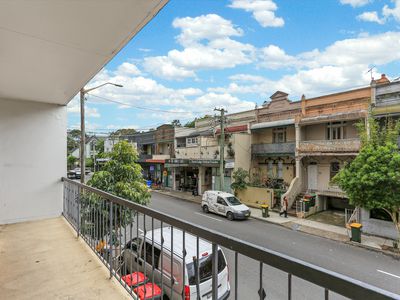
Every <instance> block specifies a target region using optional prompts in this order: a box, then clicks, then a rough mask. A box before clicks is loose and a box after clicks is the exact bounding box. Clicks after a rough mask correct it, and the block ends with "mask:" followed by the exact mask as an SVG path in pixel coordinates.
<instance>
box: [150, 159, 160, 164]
mask: <svg viewBox="0 0 400 300" xmlns="http://www.w3.org/2000/svg"><path fill="white" fill-rule="evenodd" d="M145 162H147V163H153V164H164V163H165V159H146V160H145Z"/></svg>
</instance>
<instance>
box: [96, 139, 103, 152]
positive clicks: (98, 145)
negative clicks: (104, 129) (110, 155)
mask: <svg viewBox="0 0 400 300" xmlns="http://www.w3.org/2000/svg"><path fill="white" fill-rule="evenodd" d="M95 147H96V153H97V155H101V154H102V153H104V139H99V140H97V142H96V146H95Z"/></svg>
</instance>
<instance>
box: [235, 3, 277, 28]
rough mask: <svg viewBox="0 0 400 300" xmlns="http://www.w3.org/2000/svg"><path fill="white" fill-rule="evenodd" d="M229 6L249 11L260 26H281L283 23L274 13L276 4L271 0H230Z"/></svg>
mask: <svg viewBox="0 0 400 300" xmlns="http://www.w3.org/2000/svg"><path fill="white" fill-rule="evenodd" d="M229 7H231V8H237V9H244V10H245V11H247V12H251V13H252V14H253V18H254V19H256V21H257V22H258V23H259V24H260V25H261V26H262V27H282V26H283V25H284V24H285V21H284V20H283V19H282V18H280V17H277V16H276V15H275V11H276V10H277V9H278V6H277V5H276V4H275V2H274V1H272V0H232V2H231V4H230V5H229Z"/></svg>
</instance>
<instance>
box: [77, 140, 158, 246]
mask: <svg viewBox="0 0 400 300" xmlns="http://www.w3.org/2000/svg"><path fill="white" fill-rule="evenodd" d="M109 158H110V160H109V161H108V162H106V163H105V164H104V167H103V168H102V170H101V171H99V172H95V173H94V174H93V176H92V178H91V179H90V180H89V181H88V185H89V186H92V187H95V188H97V189H100V190H103V191H105V192H108V193H111V194H113V195H116V196H119V197H122V198H124V199H126V200H128V201H131V202H135V203H139V204H142V205H147V204H148V203H149V201H150V196H151V195H150V193H149V191H148V188H147V185H146V182H145V180H144V179H143V177H142V168H141V166H140V165H139V164H137V163H136V161H137V160H138V154H137V152H136V150H135V149H134V148H133V147H132V146H131V145H130V144H129V143H128V142H126V141H121V142H119V143H117V144H115V145H114V148H113V151H112V152H111V153H110V154H109ZM109 209H110V206H109V203H105V202H103V200H102V198H101V197H99V196H97V195H96V194H93V193H87V194H85V195H84V197H83V200H82V203H81V211H82V214H84V215H87V216H91V215H96V214H97V215H99V220H108V215H109ZM134 216H135V213H134V212H133V211H132V210H126V209H124V208H122V207H121V209H116V210H115V212H114V214H113V218H114V221H115V224H116V225H117V228H114V230H113V231H112V232H111V230H110V228H109V224H108V223H107V222H105V223H103V224H102V229H103V232H96V233H95V234H96V236H93V237H94V238H96V239H104V237H105V236H106V235H111V236H117V235H118V231H120V229H121V228H124V227H125V226H127V225H128V224H131V223H132V222H133V220H134ZM83 219H85V218H83ZM90 226H93V224H82V230H83V231H84V232H85V233H86V234H91V235H93V234H94V233H93V230H90ZM96 226H99V225H96Z"/></svg>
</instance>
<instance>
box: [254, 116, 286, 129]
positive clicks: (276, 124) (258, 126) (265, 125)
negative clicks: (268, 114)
mask: <svg viewBox="0 0 400 300" xmlns="http://www.w3.org/2000/svg"><path fill="white" fill-rule="evenodd" d="M287 125H294V119H287V120H279V121H271V122H262V123H257V124H253V125H251V130H256V129H263V128H272V127H281V126H287Z"/></svg>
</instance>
